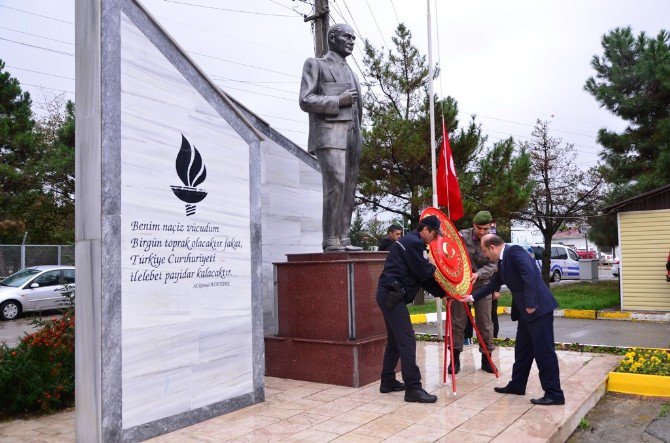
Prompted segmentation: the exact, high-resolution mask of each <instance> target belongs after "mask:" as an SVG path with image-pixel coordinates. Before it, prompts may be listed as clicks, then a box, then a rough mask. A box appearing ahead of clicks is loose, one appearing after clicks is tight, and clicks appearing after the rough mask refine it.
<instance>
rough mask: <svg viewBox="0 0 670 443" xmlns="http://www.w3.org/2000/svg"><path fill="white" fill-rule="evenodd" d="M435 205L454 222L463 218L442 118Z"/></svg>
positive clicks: (447, 136) (459, 195)
mask: <svg viewBox="0 0 670 443" xmlns="http://www.w3.org/2000/svg"><path fill="white" fill-rule="evenodd" d="M447 166H449V167H447ZM437 204H438V205H439V206H442V207H445V208H447V215H448V216H449V218H450V219H451V220H453V221H456V220H458V219H459V218H461V217H463V200H462V199H461V188H460V187H459V186H458V177H456V167H455V166H454V157H453V156H452V155H451V145H450V144H449V134H448V133H447V130H446V128H445V126H444V117H442V149H440V162H439V164H438V166H437Z"/></svg>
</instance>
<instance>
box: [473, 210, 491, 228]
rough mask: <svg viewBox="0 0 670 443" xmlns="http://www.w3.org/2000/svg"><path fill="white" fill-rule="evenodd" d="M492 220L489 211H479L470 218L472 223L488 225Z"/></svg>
mask: <svg viewBox="0 0 670 443" xmlns="http://www.w3.org/2000/svg"><path fill="white" fill-rule="evenodd" d="M492 220H493V218H492V217H491V213H490V212H489V211H479V212H478V213H477V215H475V218H473V219H472V223H474V224H475V225H488V224H489V223H491V221H492Z"/></svg>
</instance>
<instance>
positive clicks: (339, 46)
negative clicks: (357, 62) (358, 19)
mask: <svg viewBox="0 0 670 443" xmlns="http://www.w3.org/2000/svg"><path fill="white" fill-rule="evenodd" d="M355 40H356V35H355V34H354V30H353V29H351V26H349V25H347V24H345V23H337V24H335V25H333V26H331V27H330V29H328V48H329V49H330V50H331V51H333V52H337V53H338V54H340V55H341V56H342V57H347V56H349V55H351V53H352V52H353V51H354V41H355Z"/></svg>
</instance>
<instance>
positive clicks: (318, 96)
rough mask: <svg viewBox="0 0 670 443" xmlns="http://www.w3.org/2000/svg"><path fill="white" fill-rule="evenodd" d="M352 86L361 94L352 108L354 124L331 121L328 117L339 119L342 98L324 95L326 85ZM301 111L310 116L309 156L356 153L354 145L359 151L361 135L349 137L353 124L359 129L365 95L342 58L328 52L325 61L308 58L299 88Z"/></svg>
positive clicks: (323, 59)
mask: <svg viewBox="0 0 670 443" xmlns="http://www.w3.org/2000/svg"><path fill="white" fill-rule="evenodd" d="M346 82H351V88H352V89H356V91H357V92H358V99H357V100H356V102H355V103H354V104H353V105H352V106H354V110H353V112H352V115H353V117H354V119H355V120H356V121H355V122H351V121H328V119H327V117H328V116H331V117H332V116H337V115H338V113H339V112H340V105H339V96H338V95H324V91H323V89H324V83H346ZM300 109H302V110H303V111H305V112H308V113H309V138H308V140H307V148H308V150H309V153H310V154H313V153H314V151H316V150H317V149H323V148H332V149H354V148H353V147H351V146H349V143H351V142H353V143H354V144H355V145H356V146H357V147H358V149H360V146H361V143H362V142H363V139H362V138H361V132H360V131H359V130H356V131H355V135H352V136H351V137H350V136H349V129H351V127H352V123H353V124H355V127H356V128H360V125H361V122H362V118H363V95H362V94H361V85H360V83H359V82H358V77H356V74H354V72H353V71H352V70H351V68H350V67H349V65H347V63H346V61H345V59H343V58H342V56H341V55H339V54H337V53H336V52H333V51H328V52H327V53H326V55H324V56H323V58H314V57H312V58H308V59H307V60H306V61H305V65H304V66H303V68H302V82H301V84H300Z"/></svg>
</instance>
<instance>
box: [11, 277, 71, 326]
mask: <svg viewBox="0 0 670 443" xmlns="http://www.w3.org/2000/svg"><path fill="white" fill-rule="evenodd" d="M66 285H70V286H74V267H73V266H33V267H30V268H26V269H23V270H21V271H19V272H16V273H14V274H12V275H10V276H9V277H7V278H5V279H4V280H2V281H0V320H14V319H15V318H18V317H19V316H20V315H21V313H23V312H31V311H47V310H49V309H59V308H65V307H68V306H70V298H68V297H66V296H65V295H64V293H63V291H64V290H65V288H66Z"/></svg>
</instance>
